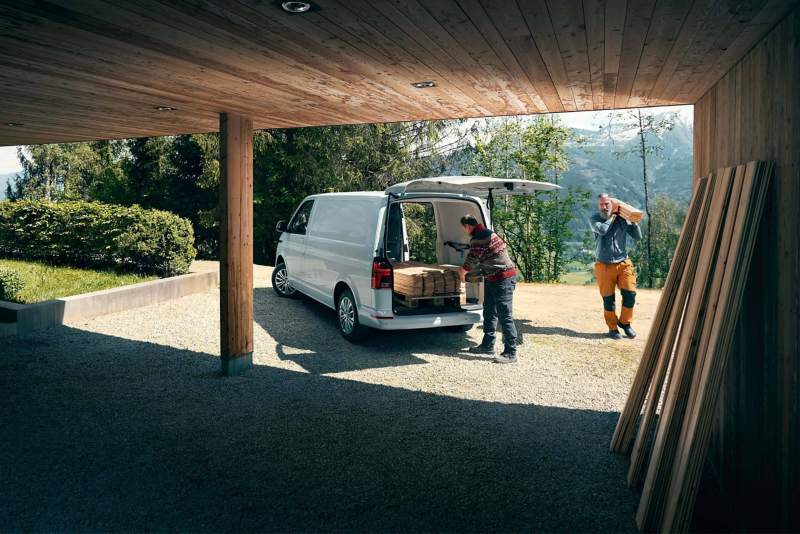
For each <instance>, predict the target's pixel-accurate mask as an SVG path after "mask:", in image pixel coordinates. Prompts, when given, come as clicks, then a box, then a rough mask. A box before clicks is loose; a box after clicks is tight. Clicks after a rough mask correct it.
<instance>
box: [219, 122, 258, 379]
mask: <svg viewBox="0 0 800 534" xmlns="http://www.w3.org/2000/svg"><path fill="white" fill-rule="evenodd" d="M219 138H220V139H219V205H220V210H219V211H220V239H219V284H220V292H219V293H220V337H221V341H222V347H221V351H220V352H221V356H222V374H223V375H226V376H227V375H232V374H234V373H237V372H239V371H242V370H244V369H248V368H250V367H252V365H253V120H252V119H250V118H249V117H243V116H241V115H235V114H233V113H222V114H220V117H219Z"/></svg>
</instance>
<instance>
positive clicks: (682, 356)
mask: <svg viewBox="0 0 800 534" xmlns="http://www.w3.org/2000/svg"><path fill="white" fill-rule="evenodd" d="M731 178H732V172H731V170H730V169H721V170H720V171H719V172H718V173H717V182H716V184H715V186H714V192H713V199H712V206H711V210H710V212H709V216H708V220H707V221H706V227H705V229H704V235H703V242H704V243H716V242H717V238H718V236H719V232H720V226H721V224H722V220H723V215H724V213H723V212H724V210H723V207H724V206H725V203H726V202H727V200H728V197H729V194H730V187H731ZM715 248H716V247H714V246H708V245H707V246H704V247H702V251H701V255H700V258H699V260H698V265H697V272H696V274H695V279H694V281H693V284H692V290H691V293H690V295H691V298H690V299H689V301H688V303H687V308H686V313H685V314H684V320H683V326H682V327H681V332H682V333H681V336H680V338H679V339H678V346H677V349H676V351H675V356H674V361H673V364H672V371H671V373H672V378H671V382H672V384H671V385H670V388H669V389H668V391H667V395H666V396H665V398H664V402H663V405H662V408H661V418H660V420H659V423H658V429H657V431H656V438H655V441H654V443H653V452H652V455H651V458H650V464H649V466H648V469H647V476H646V478H645V485H644V489H643V491H642V498H641V501H640V502H639V511H638V513H637V515H636V522H637V525H638V526H639V529H640V530H648V531H651V530H654V529H656V528H658V525H660V523H661V520H662V516H663V511H664V504H665V503H664V494H665V491H666V488H667V484H666V480H668V478H669V475H670V473H671V472H672V465H673V459H674V451H675V446H676V439H677V436H678V434H679V432H680V426H681V423H682V415H683V410H684V408H685V402H686V397H687V395H686V392H687V388H688V387H689V384H688V383H687V382H686V380H685V377H686V376H689V377H690V376H691V373H692V371H693V368H694V367H693V366H694V361H695V357H696V352H695V350H694V349H695V348H696V345H695V344H694V341H695V340H696V339H698V338H699V336H700V335H701V333H702V329H703V319H704V313H705V309H706V305H707V301H706V298H705V297H706V295H707V289H708V284H709V281H710V278H711V276H713V272H714V267H715V265H714V252H715Z"/></svg>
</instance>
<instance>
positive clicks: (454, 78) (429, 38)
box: [0, 0, 798, 145]
mask: <svg viewBox="0 0 800 534" xmlns="http://www.w3.org/2000/svg"><path fill="white" fill-rule="evenodd" d="M314 3H315V4H316V7H318V8H319V9H318V10H316V11H314V12H309V13H305V14H299V15H290V14H288V13H286V12H284V11H283V10H282V9H281V7H280V6H279V5H276V4H275V3H273V2H272V0H80V1H78V0H50V1H44V0H41V1H38V0H0V5H2V9H0V25H2V28H1V29H0V145H13V144H35V143H51V142H64V141H74V140H94V139H113V138H128V137H143V136H154V135H168V134H180V133H198V132H209V131H216V130H218V128H219V118H218V114H219V113H220V112H233V113H242V114H246V115H250V116H252V117H253V119H254V125H255V127H256V128H259V129H261V128H286V127H297V126H316V125H330V124H354V123H366V122H391V121H407V120H421V119H440V118H456V117H481V116H493V115H516V114H522V113H542V112H562V111H583V110H599V109H618V108H626V107H637V106H656V105H670V104H693V103H694V102H696V101H697V100H698V99H699V98H700V97H701V96H702V95H703V94H704V93H705V92H706V91H707V90H708V89H709V88H710V87H711V86H712V85H713V84H714V83H715V82H716V81H717V80H719V79H720V78H721V77H722V76H723V75H724V74H725V73H726V72H727V71H728V70H729V69H730V68H731V67H732V66H733V65H734V64H736V62H738V61H739V59H741V58H742V57H743V56H744V54H745V53H746V52H748V51H749V50H750V49H751V48H752V47H753V46H754V45H755V44H756V43H757V42H758V41H759V40H760V39H761V38H762V37H763V36H764V35H765V34H766V33H767V32H768V31H769V30H770V29H771V28H772V27H773V26H774V25H775V24H776V23H777V22H778V21H779V20H780V19H781V18H782V17H783V16H784V15H785V14H786V13H788V11H789V10H790V9H791V8H792V7H793V6H794V5H796V4H797V3H798V0H745V1H742V0H695V1H692V0H583V1H581V0H391V1H382V0H376V1H369V0H338V1H337V0H315V2H314ZM278 4H279V2H278ZM427 81H432V82H434V83H435V84H436V87H433V88H425V89H417V88H415V87H412V85H411V84H412V83H414V82H427ZM160 106H167V107H172V108H175V109H174V110H173V111H157V110H156V109H155V108H157V107H160ZM7 123H19V125H17V126H9V125H8V124H7Z"/></svg>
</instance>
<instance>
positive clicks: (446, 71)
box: [252, 0, 505, 114]
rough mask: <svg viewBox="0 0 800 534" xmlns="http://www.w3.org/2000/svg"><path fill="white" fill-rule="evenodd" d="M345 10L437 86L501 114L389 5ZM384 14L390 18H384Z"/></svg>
mask: <svg viewBox="0 0 800 534" xmlns="http://www.w3.org/2000/svg"><path fill="white" fill-rule="evenodd" d="M252 1H255V0H252ZM346 6H347V9H349V10H350V11H351V12H352V13H353V14H355V15H357V16H358V17H359V18H360V19H362V22H361V24H362V25H363V24H366V25H369V26H371V27H372V28H374V29H375V30H377V31H379V32H380V33H383V34H384V35H385V36H386V37H388V38H389V39H390V40H391V41H392V42H393V43H394V46H395V47H400V48H403V49H405V50H406V51H407V52H409V53H410V54H412V55H413V56H415V57H416V58H417V59H418V60H420V61H423V62H424V63H425V64H426V65H428V66H430V67H431V68H432V69H434V71H436V73H437V74H438V76H437V77H436V79H435V81H436V82H439V81H440V80H442V79H443V78H445V77H448V78H449V79H450V80H451V81H453V82H454V83H455V84H456V85H457V86H458V88H459V89H460V90H461V91H462V92H464V93H465V94H467V95H468V96H469V97H470V98H472V99H473V100H474V101H475V102H476V103H478V104H479V105H480V106H482V107H483V108H485V109H486V110H488V111H489V112H491V113H494V114H503V113H504V110H505V107H504V103H503V102H502V101H501V100H500V99H499V98H498V97H497V95H496V94H493V93H492V92H491V91H490V90H488V89H487V88H485V87H482V86H481V85H480V82H478V80H476V79H475V78H474V77H473V76H472V74H471V73H470V72H469V71H467V70H466V69H464V68H463V67H461V66H460V65H459V64H458V62H456V61H455V60H453V58H451V57H450V56H449V55H447V54H446V53H445V52H444V51H443V50H442V49H441V48H440V47H439V46H438V45H437V44H436V43H435V42H434V41H433V40H432V39H431V38H430V37H428V36H427V35H426V34H425V32H423V31H422V30H421V29H420V28H417V27H416V26H414V25H413V24H411V23H410V22H409V21H408V19H405V17H396V15H397V14H399V12H398V11H397V10H395V9H393V8H392V7H391V6H390V5H389V4H387V3H379V4H373V3H370V2H368V1H367V0H349V1H348V2H347V3H346ZM387 13H389V14H390V15H389V16H387ZM404 19H405V20H404ZM398 25H399V26H398ZM422 81H426V80H422Z"/></svg>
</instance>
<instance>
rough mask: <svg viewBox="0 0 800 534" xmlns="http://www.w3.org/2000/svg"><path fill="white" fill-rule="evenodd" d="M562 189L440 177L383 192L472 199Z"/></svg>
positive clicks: (525, 182)
mask: <svg viewBox="0 0 800 534" xmlns="http://www.w3.org/2000/svg"><path fill="white" fill-rule="evenodd" d="M553 189H561V186H558V185H556V184H549V183H546V182H534V181H533V180H519V179H513V178H490V177H488V176H439V177H437V178H422V179H420V180H412V181H410V182H403V183H401V184H396V185H393V186H391V187H389V188H387V189H386V194H387V195H389V194H391V195H394V196H398V197H399V196H403V195H407V194H412V193H413V194H416V193H452V194H456V195H469V196H472V197H488V196H489V194H490V193H491V195H492V196H503V195H533V194H534V193H535V192H536V191H552V190H553Z"/></svg>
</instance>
